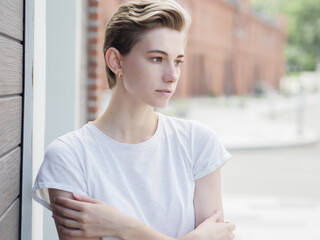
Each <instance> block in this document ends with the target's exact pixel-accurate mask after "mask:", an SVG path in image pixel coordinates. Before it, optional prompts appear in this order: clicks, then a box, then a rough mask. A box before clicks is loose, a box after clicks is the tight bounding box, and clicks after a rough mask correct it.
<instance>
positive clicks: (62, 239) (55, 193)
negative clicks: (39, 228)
mask: <svg viewBox="0 0 320 240" xmlns="http://www.w3.org/2000/svg"><path fill="white" fill-rule="evenodd" d="M49 197H50V203H51V204H52V203H53V202H54V199H55V198H57V197H65V198H67V199H73V197H72V193H70V192H65V191H61V190H57V189H49ZM55 224H56V228H57V232H58V236H59V239H60V240H75V239H77V240H83V239H86V240H99V239H100V238H99V237H98V238H79V237H78V238H73V237H70V236H67V235H65V234H63V233H62V231H61V230H60V227H59V225H60V224H58V222H57V220H56V219H55Z"/></svg>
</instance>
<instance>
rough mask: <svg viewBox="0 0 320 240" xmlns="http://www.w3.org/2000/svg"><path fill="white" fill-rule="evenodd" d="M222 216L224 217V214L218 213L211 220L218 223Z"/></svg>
mask: <svg viewBox="0 0 320 240" xmlns="http://www.w3.org/2000/svg"><path fill="white" fill-rule="evenodd" d="M221 216H222V213H221V212H220V211H217V212H216V213H215V214H213V215H212V216H211V217H210V218H211V220H213V221H215V222H218V221H219V220H220V218H221Z"/></svg>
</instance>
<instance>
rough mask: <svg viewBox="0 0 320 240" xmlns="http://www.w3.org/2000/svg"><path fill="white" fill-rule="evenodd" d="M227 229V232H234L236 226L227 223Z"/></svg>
mask: <svg viewBox="0 0 320 240" xmlns="http://www.w3.org/2000/svg"><path fill="white" fill-rule="evenodd" d="M227 228H228V229H229V231H234V230H235V229H236V225H234V224H233V223H229V222H227Z"/></svg>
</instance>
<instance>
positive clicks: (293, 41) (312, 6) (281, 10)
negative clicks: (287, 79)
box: [252, 0, 320, 73]
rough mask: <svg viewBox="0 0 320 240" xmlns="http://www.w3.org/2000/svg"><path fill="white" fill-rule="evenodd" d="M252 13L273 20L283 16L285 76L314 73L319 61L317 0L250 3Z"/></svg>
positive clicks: (319, 33) (319, 44) (253, 1)
mask: <svg viewBox="0 0 320 240" xmlns="http://www.w3.org/2000/svg"><path fill="white" fill-rule="evenodd" d="M252 6H253V9H254V10H255V11H258V12H260V13H266V14H268V15H269V16H271V17H273V18H277V16H278V15H279V14H283V15H285V16H286V18H287V24H288V35H289V39H288V45H287V48H286V58H287V72H288V73H292V72H300V71H313V70H315V66H316V63H317V61H320V1H319V0H268V1H265V0H252Z"/></svg>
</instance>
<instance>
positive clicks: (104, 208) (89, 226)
mask: <svg viewBox="0 0 320 240" xmlns="http://www.w3.org/2000/svg"><path fill="white" fill-rule="evenodd" d="M49 194H50V201H51V207H52V212H53V217H54V219H55V223H56V227H57V230H58V234H59V238H60V240H75V239H77V240H84V239H85V240H88V239H90V240H99V239H100V238H101V237H103V236H105V237H106V236H113V237H118V238H120V239H123V240H141V239H152V240H176V239H175V238H172V237H169V236H167V235H164V234H162V233H160V232H158V231H156V230H155V229H153V228H151V227H149V226H148V225H146V224H144V223H142V222H141V221H138V220H137V219H135V218H133V217H131V216H129V215H127V214H125V213H122V212H120V211H118V210H117V209H116V208H114V207H113V206H110V205H109V204H106V203H104V202H102V201H98V200H95V199H92V198H89V197H85V196H78V195H75V194H71V193H69V192H64V191H61V190H56V189H49ZM194 207H195V217H196V219H195V220H196V226H195V227H196V228H195V230H193V231H191V232H190V233H188V234H187V235H185V236H183V237H182V238H180V240H202V239H204V240H232V239H233V238H234V235H233V233H232V232H233V230H234V228H235V226H234V224H232V223H224V222H223V213H222V211H223V210H222V201H221V189H220V169H218V170H216V171H214V172H213V173H211V174H209V175H207V176H205V177H203V178H200V179H198V180H197V181H196V187H195V194H194Z"/></svg>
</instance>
